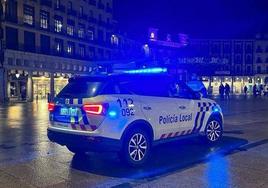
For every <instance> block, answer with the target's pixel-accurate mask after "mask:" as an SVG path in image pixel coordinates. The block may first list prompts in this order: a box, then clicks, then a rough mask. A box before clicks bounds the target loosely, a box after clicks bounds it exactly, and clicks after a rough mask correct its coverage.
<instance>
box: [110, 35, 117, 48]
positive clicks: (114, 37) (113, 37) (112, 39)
mask: <svg viewBox="0 0 268 188" xmlns="http://www.w3.org/2000/svg"><path fill="white" fill-rule="evenodd" d="M111 44H112V45H116V46H118V44H119V39H118V37H117V36H116V35H112V36H111Z"/></svg>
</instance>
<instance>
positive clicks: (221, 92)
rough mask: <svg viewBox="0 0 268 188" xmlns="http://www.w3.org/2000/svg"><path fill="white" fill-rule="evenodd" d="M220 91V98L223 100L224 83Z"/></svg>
mask: <svg viewBox="0 0 268 188" xmlns="http://www.w3.org/2000/svg"><path fill="white" fill-rule="evenodd" d="M219 93H220V98H221V99H222V100H223V99H224V85H223V84H222V83H221V85H220V87H219Z"/></svg>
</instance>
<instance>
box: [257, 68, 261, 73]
mask: <svg viewBox="0 0 268 188" xmlns="http://www.w3.org/2000/svg"><path fill="white" fill-rule="evenodd" d="M257 74H261V66H258V67H257Z"/></svg>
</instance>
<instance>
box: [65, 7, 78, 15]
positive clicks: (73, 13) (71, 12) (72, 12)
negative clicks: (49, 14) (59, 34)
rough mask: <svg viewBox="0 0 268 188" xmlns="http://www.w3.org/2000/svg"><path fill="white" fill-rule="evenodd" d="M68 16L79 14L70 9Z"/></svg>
mask: <svg viewBox="0 0 268 188" xmlns="http://www.w3.org/2000/svg"><path fill="white" fill-rule="evenodd" d="M67 14H68V15H70V16H76V15H77V12H76V11H75V10H73V9H68V10H67Z"/></svg>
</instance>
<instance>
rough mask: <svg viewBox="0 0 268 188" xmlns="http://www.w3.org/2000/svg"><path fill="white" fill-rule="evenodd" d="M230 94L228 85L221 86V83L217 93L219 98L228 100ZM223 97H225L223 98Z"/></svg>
mask: <svg viewBox="0 0 268 188" xmlns="http://www.w3.org/2000/svg"><path fill="white" fill-rule="evenodd" d="M230 92H231V87H230V85H229V84H228V83H226V84H225V86H224V85H223V83H221V85H220V87H219V93H220V96H221V99H224V98H226V99H229V98H230ZM224 95H225V97H224Z"/></svg>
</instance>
